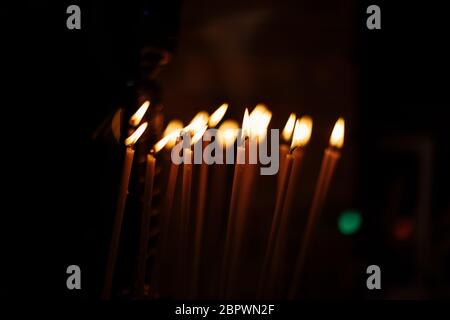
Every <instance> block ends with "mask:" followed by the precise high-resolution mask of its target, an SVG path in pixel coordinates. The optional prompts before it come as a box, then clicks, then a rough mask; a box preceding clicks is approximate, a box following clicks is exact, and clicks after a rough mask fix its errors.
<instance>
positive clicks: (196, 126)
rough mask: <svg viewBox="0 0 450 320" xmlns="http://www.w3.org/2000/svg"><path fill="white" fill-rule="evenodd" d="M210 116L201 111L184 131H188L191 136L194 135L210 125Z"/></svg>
mask: <svg viewBox="0 0 450 320" xmlns="http://www.w3.org/2000/svg"><path fill="white" fill-rule="evenodd" d="M208 120H209V114H208V112H206V111H200V112H199V113H197V114H196V115H195V117H194V118H193V119H192V120H191V122H190V123H189V124H188V125H187V126H186V127H185V128H184V130H183V131H188V132H189V133H190V134H191V135H194V134H195V133H197V132H198V131H199V130H201V129H203V127H204V126H206V125H207V124H208Z"/></svg>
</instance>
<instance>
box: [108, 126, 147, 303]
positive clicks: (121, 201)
mask: <svg viewBox="0 0 450 320" xmlns="http://www.w3.org/2000/svg"><path fill="white" fill-rule="evenodd" d="M146 129H147V122H144V123H143V124H141V125H140V126H139V127H138V128H137V129H136V131H134V132H133V133H132V134H131V135H130V136H129V137H128V138H127V139H126V140H125V145H126V146H127V148H126V152H125V161H124V164H123V170H122V178H121V181H120V189H119V196H118V198H117V207H116V215H115V218H114V224H113V231H112V238H111V245H110V249H109V255H108V262H107V265H106V272H105V280H104V284H103V291H102V298H103V299H109V298H110V297H111V289H112V282H113V275H114V269H115V266H116V260H117V252H118V248H119V242H120V233H121V230H122V221H123V215H124V212H125V204H126V198H127V194H128V183H129V181H130V174H131V167H132V164H133V158H134V150H133V146H134V144H135V143H136V141H137V140H138V139H139V137H140V136H141V135H142V134H143V133H144V131H145V130H146Z"/></svg>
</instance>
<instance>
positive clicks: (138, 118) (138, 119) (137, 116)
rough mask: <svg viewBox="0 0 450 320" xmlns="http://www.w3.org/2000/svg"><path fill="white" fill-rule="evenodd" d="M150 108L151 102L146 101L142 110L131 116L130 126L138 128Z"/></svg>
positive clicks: (141, 107)
mask: <svg viewBox="0 0 450 320" xmlns="http://www.w3.org/2000/svg"><path fill="white" fill-rule="evenodd" d="M149 106H150V101H148V100H147V101H145V102H144V103H143V104H142V106H140V108H139V109H138V110H137V111H136V113H135V114H133V115H132V116H131V118H130V125H132V126H133V127H137V126H138V125H139V123H141V120H142V118H143V117H144V115H145V113H146V112H147V109H148V107H149Z"/></svg>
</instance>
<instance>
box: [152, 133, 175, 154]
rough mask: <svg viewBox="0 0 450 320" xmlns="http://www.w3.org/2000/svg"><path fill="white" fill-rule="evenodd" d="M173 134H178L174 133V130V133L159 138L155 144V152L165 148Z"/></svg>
mask: <svg viewBox="0 0 450 320" xmlns="http://www.w3.org/2000/svg"><path fill="white" fill-rule="evenodd" d="M172 136H175V137H176V135H175V134H174V132H173V133H172V134H169V135H167V136H164V138H162V139H161V140H159V141H158V142H157V143H155V145H154V146H153V150H154V151H155V152H159V151H160V150H161V149H162V148H164V146H165V145H166V144H168V143H169V141H170V140H171V139H172Z"/></svg>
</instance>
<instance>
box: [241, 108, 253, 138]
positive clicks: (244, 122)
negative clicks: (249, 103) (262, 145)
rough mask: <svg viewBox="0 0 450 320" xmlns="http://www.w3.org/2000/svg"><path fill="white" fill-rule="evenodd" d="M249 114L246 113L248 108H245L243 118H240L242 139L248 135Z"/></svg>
mask: <svg viewBox="0 0 450 320" xmlns="http://www.w3.org/2000/svg"><path fill="white" fill-rule="evenodd" d="M250 125H251V124H250V115H249V114H248V109H247V108H245V112H244V119H243V120H242V135H241V138H242V141H244V140H245V139H246V138H248V137H250Z"/></svg>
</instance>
